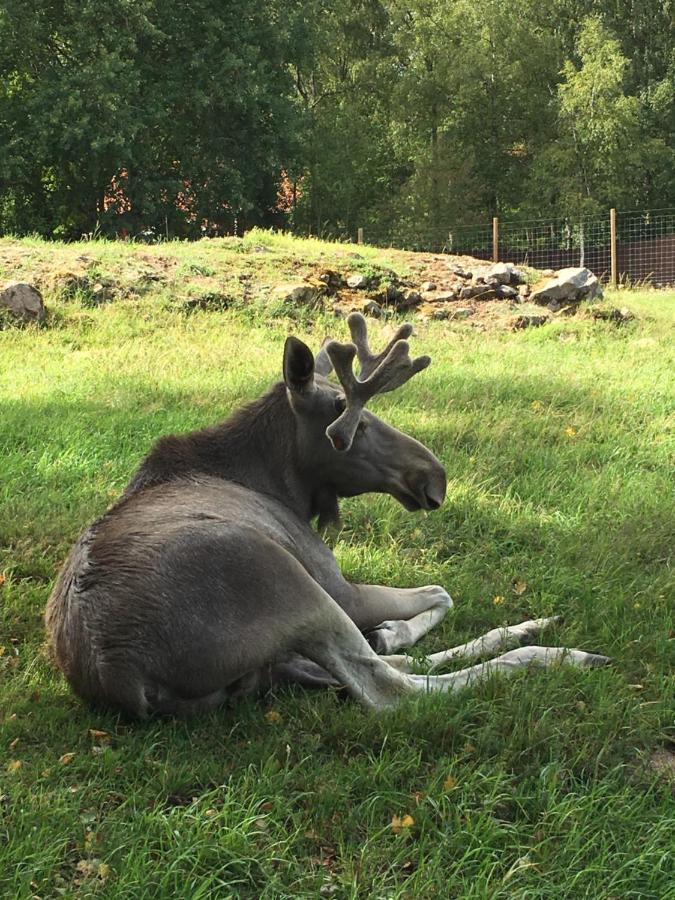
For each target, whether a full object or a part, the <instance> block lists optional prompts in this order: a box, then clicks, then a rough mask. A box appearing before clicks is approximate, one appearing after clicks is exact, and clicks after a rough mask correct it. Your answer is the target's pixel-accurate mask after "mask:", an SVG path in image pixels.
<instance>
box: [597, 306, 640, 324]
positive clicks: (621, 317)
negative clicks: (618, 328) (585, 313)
mask: <svg viewBox="0 0 675 900" xmlns="http://www.w3.org/2000/svg"><path fill="white" fill-rule="evenodd" d="M593 318H594V319H595V320H596V322H597V321H604V322H616V324H617V325H623V324H624V323H625V322H631V321H632V320H633V319H634V318H635V313H633V312H631V310H630V309H628V307H627V306H624V307H622V308H621V309H617V308H616V307H614V308H613V309H594V310H593Z"/></svg>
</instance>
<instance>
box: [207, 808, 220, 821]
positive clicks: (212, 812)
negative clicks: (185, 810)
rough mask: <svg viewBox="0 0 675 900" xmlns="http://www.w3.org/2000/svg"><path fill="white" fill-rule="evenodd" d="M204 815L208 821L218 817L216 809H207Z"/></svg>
mask: <svg viewBox="0 0 675 900" xmlns="http://www.w3.org/2000/svg"><path fill="white" fill-rule="evenodd" d="M204 815H205V816H206V818H207V819H212V818H213V817H214V816H217V815H218V812H217V810H215V809H207V810H205V811H204Z"/></svg>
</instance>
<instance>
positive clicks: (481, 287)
mask: <svg viewBox="0 0 675 900" xmlns="http://www.w3.org/2000/svg"><path fill="white" fill-rule="evenodd" d="M496 297H497V292H496V291H495V290H494V288H493V287H491V286H490V285H487V284H468V285H466V287H463V288H462V289H461V291H460V292H459V299H460V300H474V299H475V300H494V299H496Z"/></svg>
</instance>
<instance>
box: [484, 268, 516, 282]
mask: <svg viewBox="0 0 675 900" xmlns="http://www.w3.org/2000/svg"><path fill="white" fill-rule="evenodd" d="M512 271H513V266H512V265H509V263H495V264H494V266H492V267H491V268H489V269H488V270H487V272H486V275H487V278H486V281H488V280H493V279H494V281H496V282H497V284H510V283H511V273H512Z"/></svg>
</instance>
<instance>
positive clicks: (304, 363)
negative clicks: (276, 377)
mask: <svg viewBox="0 0 675 900" xmlns="http://www.w3.org/2000/svg"><path fill="white" fill-rule="evenodd" d="M284 381H285V382H286V387H287V388H288V389H289V390H291V391H295V392H297V393H299V394H306V393H308V392H309V391H311V390H312V388H313V387H314V357H313V356H312V351H311V350H310V349H309V347H308V346H307V344H303V342H302V341H301V340H299V339H298V338H296V337H293V335H291V336H290V337H287V338H286V344H285V346H284Z"/></svg>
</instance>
